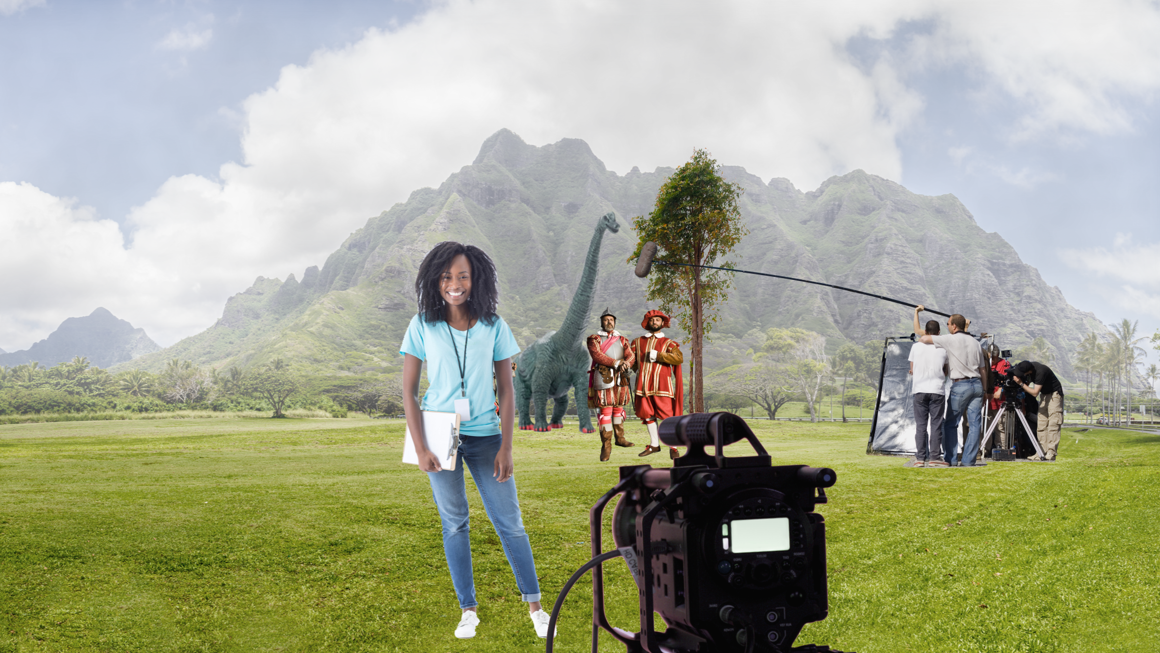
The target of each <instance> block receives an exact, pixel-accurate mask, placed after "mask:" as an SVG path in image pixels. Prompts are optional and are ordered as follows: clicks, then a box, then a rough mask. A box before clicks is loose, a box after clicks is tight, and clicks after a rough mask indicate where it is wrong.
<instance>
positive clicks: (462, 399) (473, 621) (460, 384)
mask: <svg viewBox="0 0 1160 653" xmlns="http://www.w3.org/2000/svg"><path fill="white" fill-rule="evenodd" d="M496 286H497V284H496V270H495V264H494V263H492V261H491V258H489V257H488V255H487V254H485V253H484V252H483V250H481V249H479V248H478V247H475V246H472V245H461V244H460V243H455V242H450V241H448V242H442V243H439V244H438V245H436V246H435V247H434V248H432V250H431V251H430V252H428V253H427V256H426V257H424V259H423V262H422V263H421V264H420V265H419V273H418V276H417V278H416V279H415V294H416V295H417V296H418V300H419V314H418V315H416V316H415V317H413V318H412V319H411V324H410V326H408V327H407V333H406V334H405V335H404V336H403V343H402V345H400V347H399V353H400V354H402V355H403V356H404V361H403V405H404V408H405V410H406V413H407V428H408V429H409V430H410V433H411V439H412V441H413V442H414V444H415V452H416V454H417V456H418V459H419V467H420V469H422V470H423V471H424V472H427V477H428V479H429V481H430V483H431V491H432V495H433V496H434V497H435V507H436V508H437V509H438V510H439V519H440V521H441V522H442V525H443V553H444V555H445V556H446V557H447V567H448V570H449V571H450V572H451V582H452V584H453V585H454V586H455V593H456V595H457V596H458V598H459V607H460V608H461V609H462V613H461V615H460V620H459V625H458V626H457V627H456V628H455V636H456V637H458V638H460V639H466V638H470V637H474V636H475V629H476V627H477V626H478V625H479V616H478V605H479V604H478V602H477V601H476V596H475V578H474V574H473V571H472V565H471V539H470V536H469V534H470V526H469V522H468V515H469V513H468V503H467V491H466V487H465V485H464V475H463V467H464V465H466V466H467V467H468V469H470V470H471V477H472V479H473V480H474V481H475V486H476V488H478V490H479V495H480V497H481V498H482V499H483V503H484V506H486V508H487V515H488V517H489V518H490V519H491V522H492V524H493V525H494V526H495V530H496V533H497V534H498V535H499V538H500V541H501V542H502V543H503V551H504V554H505V555H506V556H507V559H508V564H509V565H510V566H511V569H512V573H513V574H514V575H515V580H516V586H517V587H518V588H519V591H520V597H521V599H522V600H524V601H526V602H527V603H528V612H529V613H530V614H531V618H532V625H533V627H534V628H535V631H536V634H537V635H539V636H540V637H546V636H547V634H548V614H547V613H546V612H544V610H543V609H542V607H541V605H540V584H539V580H538V578H537V576H536V564H535V561H534V560H533V559H532V547H531V543H530V541H529V540H528V535H527V533H526V532H525V530H524V523H523V517H522V515H521V513H520V503H519V498H518V497H517V495H516V481H515V477H514V469H513V464H512V431H513V422H514V418H515V400H514V397H513V395H514V388H513V386H512V368H511V357H512V356H515V355H516V354H518V353H519V351H520V348H519V345H517V344H516V340H515V338H514V337H513V336H512V332H511V328H509V327H508V325H507V323H506V322H504V321H503V318H501V317H500V316H498V315H496V313H495V309H496V305H497V301H498V291H497V287H496ZM424 362H426V364H427V377H428V380H429V381H430V386H429V387H428V389H427V393H426V394H425V395H424V396H423V399H422V402H421V403H420V401H419V376H420V372H421V371H422V367H423V363H424ZM493 378H494V379H495V388H496V390H495V391H493V390H492V379H493ZM497 397H498V401H497ZM494 405H498V406H499V411H498V413H499V415H498V416H497V415H496V412H497V411H495V410H492V406H494ZM423 410H432V411H441V412H456V413H459V414H460V416H461V422H460V426H459V435H460V436H462V438H461V441H460V444H459V448H458V451H457V452H456V464H455V465H454V468H453V469H446V470H445V469H443V468H442V467H441V466H440V464H439V458H438V456H436V455H435V454H434V453H433V452H432V451H431V450H429V449H428V448H427V443H426V438H424V436H423V418H422V411H423Z"/></svg>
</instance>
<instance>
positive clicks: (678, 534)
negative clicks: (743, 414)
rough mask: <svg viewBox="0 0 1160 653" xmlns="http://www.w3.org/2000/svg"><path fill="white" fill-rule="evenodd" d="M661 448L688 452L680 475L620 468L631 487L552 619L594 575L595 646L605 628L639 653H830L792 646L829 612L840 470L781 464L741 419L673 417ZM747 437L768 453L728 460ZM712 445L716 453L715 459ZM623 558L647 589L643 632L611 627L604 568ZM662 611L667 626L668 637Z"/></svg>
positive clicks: (595, 530) (678, 466) (663, 429)
mask: <svg viewBox="0 0 1160 653" xmlns="http://www.w3.org/2000/svg"><path fill="white" fill-rule="evenodd" d="M660 439H661V440H662V441H663V442H664V443H665V444H667V445H670V446H684V447H688V449H687V452H686V453H685V455H684V456H681V457H680V458H679V459H677V461H676V462H675V463H674V467H672V468H671V469H653V468H652V467H651V466H648V465H637V466H626V467H621V468H620V481H619V482H618V483H617V484H616V485H615V486H614V487H613V488H612V489H611V490H609V491H608V493H606V494H605V495H604V496H602V497H601V498H600V499H599V500H598V501H597V502H596V504H595V505H594V506H593V507H592V510H591V513H590V527H591V537H592V552H593V555H594V556H595V557H594V558H593V560H592V561H591V562H589V563H588V565H585V567H582V568H581V569H580V570H579V571H577V573H576V575H575V576H573V578H572V580H571V581H569V584H568V585H567V586H565V589H564V592H562V593H561V596H560V598H559V599H558V600H557V605H556V609H554V610H553V622H554V621H555V615H556V614H557V613H558V611H559V607H560V605H561V604H562V602H563V598H564V595H565V594H566V593H567V590H568V589H570V587H571V584H572V583H574V582H575V580H577V579H578V578H579V576H580V575H581V574H582V573H583V572H584V571H585V570H586V569H587V568H592V569H593V579H592V580H593V615H592V618H593V629H592V630H593V646H594V647H595V645H596V638H597V635H598V633H599V629H600V628H603V629H604V630H606V631H608V632H609V633H611V634H612V635H613V636H614V637H616V638H617V639H618V640H620V641H621V642H622V643H624V644H625V645H626V647H627V650H628V651H629V652H630V653H633V652H638V651H640V652H643V651H647V652H649V653H661V652H662V651H664V652H666V653H669V652H672V653H678V652H680V653H684V652H688V653H693V652H698V653H709V652H722V653H724V652H732V651H736V652H738V653H742V652H750V651H776V652H788V651H799V652H803V653H804V652H806V651H817V652H822V651H830V648H829V647H826V646H813V645H807V646H802V647H796V648H795V647H793V642H794V640H795V639H797V636H798V634H799V633H800V632H801V629H802V627H803V626H805V624H807V623H810V622H813V621H820V620H822V619H825V618H826V615H827V611H828V593H827V587H826V538H825V524H824V523H823V519H822V516H821V515H819V514H817V513H815V512H814V507H815V505H816V504H818V503H825V502H826V495H825V488H827V487H830V486H832V485H833V484H834V482H835V481H836V480H837V476H836V474H835V473H834V471H833V470H830V469H816V468H812V467H807V466H805V465H784V466H778V467H774V466H772V465H771V462H770V457H769V454H768V453H766V451H765V448H764V447H762V445H761V443H760V442H759V441H758V440H757V437H756V436H755V435H754V434H753V431H752V430H750V428H749V426H748V425H747V424H746V423H745V421H744V420H742V419H741V418H740V417H738V416H736V415H734V414H732V413H696V414H692V415H684V416H680V417H672V418H669V419H667V420H665V421H664V422H663V423H662V424H661V426H660ZM741 439H745V440H747V441H748V442H749V443H750V445H752V446H753V448H754V450H755V451H756V452H757V455H756V456H748V457H734V458H729V457H726V456H725V454H724V448H725V447H726V446H728V445H729V444H732V443H734V442H737V441H739V440H741ZM710 445H711V446H713V453H712V454H709V453H706V451H705V447H706V446H710ZM616 496H620V501H619V503H618V504H617V506H616V510H615V512H614V514H613V520H612V529H613V534H614V539H615V541H616V546H617V549H616V550H615V551H609V552H607V553H602V551H601V549H602V548H603V547H602V544H601V525H602V523H603V514H604V508H605V506H606V505H607V504H608V503H609V502H610V501H611V500H612V499H613V498H614V497H616ZM617 556H623V557H624V558H625V559H626V561H627V562H628V566H629V568H630V569H631V570H632V571H633V576H634V579H635V580H636V582H637V587H638V590H639V597H640V632H638V633H632V632H628V631H625V630H621V629H619V628H616V627H613V626H611V625H610V624H609V623H608V618H607V616H606V615H605V610H604V587H603V574H602V570H601V568H600V566H599V564H600V562H602V561H603V560H607V559H611V558H612V557H617ZM654 613H659V614H660V615H661V617H662V618H663V619H664V624H662V628H661V629H660V631H659V632H658V629H657V627H656V626H657V624H656V623H655V615H654ZM664 625H667V628H665V627H663V626H664ZM551 632H552V631H551V630H549V633H551ZM550 647H551V640H549V650H551V648H550ZM593 650H595V648H594V649H593Z"/></svg>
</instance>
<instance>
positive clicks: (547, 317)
mask: <svg viewBox="0 0 1160 653" xmlns="http://www.w3.org/2000/svg"><path fill="white" fill-rule="evenodd" d="M672 172H673V169H672V168H658V169H657V170H655V171H654V172H651V173H644V172H641V171H640V170H638V169H637V168H633V169H632V170H631V171H630V172H628V173H627V174H625V175H623V176H621V175H618V174H616V173H615V172H612V171H609V170H608V169H607V168H605V166H604V164H603V163H602V162H601V161H600V160H599V159H598V158H597V157H596V156H595V154H593V152H592V151H591V149H589V147H588V145H587V144H586V143H584V142H583V141H581V140H576V139H564V140H561V141H559V142H557V143H554V144H551V145H546V146H543V147H535V146H532V145H528V144H527V143H525V142H523V140H521V139H520V138H519V137H518V136H517V135H515V134H514V133H512V132H511V131H508V130H506V129H505V130H500V131H499V132H497V133H496V134H494V135H493V136H491V137H490V138H488V139H487V141H485V142H484V143H483V146H482V147H481V148H480V152H479V155H478V156H477V157H476V159H475V161H474V162H472V164H471V165H469V166H465V167H463V168H462V169H461V170H460V171H459V172H457V173H455V174H452V175H451V176H450V177H448V179H447V180H446V181H445V182H444V183H443V184H442V185H440V186H439V188H423V189H420V190H417V191H415V192H413V193H412V194H411V196H410V197H409V198H408V200H407V201H406V202H403V203H400V204H396V205H395V206H393V207H391V208H390V210H388V211H384V212H383V213H381V214H380V215H378V216H376V217H373V218H371V219H370V220H368V221H367V223H366V225H365V226H364V227H363V228H361V229H359V230H358V231H356V232H354V233H353V234H351V236H350V237H349V238H347V240H346V242H344V243H343V244H342V246H341V247H340V248H339V249H338V250H337V251H335V252H334V253H333V254H331V255H330V257H328V259H327V260H326V263H325V265H323V267H322V268H321V269H319V268H316V267H312V268H310V269H308V270H306V273H305V274H304V276H303V278H302V281H301V282H299V281H298V280H297V279H296V278H295V277H294V276H293V275H291V276H290V277H289V278H288V279H287V280H286V281H285V282H282V281H280V280H278V279H266V278H258V279H257V280H256V281H255V282H254V284H253V285H252V286H251V287H250V288H249V289H247V290H245V291H244V292H241V293H239V294H237V295H235V296H233V297H232V298H230V300H229V301H228V302H227V303H226V307H225V310H224V312H223V314H222V317H221V319H219V320H218V321H217V323H216V324H214V325H213V326H212V327H210V328H209V329H207V330H206V331H204V332H202V333H200V334H198V335H195V336H192V337H190V338H186V339H185V340H183V341H181V342H179V343H177V344H176V345H174V346H173V347H170V348H168V349H166V350H164V351H161V352H157V353H154V354H150V355H147V356H143V357H141V358H140V359H137V360H135V361H134V362H133V364H132V366H133V367H136V366H141V367H143V368H145V369H160V368H161V367H163V366H164V362H165V361H166V360H168V359H171V358H182V359H186V358H187V359H190V360H193V361H194V362H196V363H198V364H202V365H210V366H216V367H228V366H230V365H238V366H241V367H244V366H246V365H250V364H253V363H260V362H263V361H266V360H269V359H271V358H274V357H279V356H280V357H283V358H286V359H287V360H293V361H296V362H298V363H300V364H303V365H305V366H307V367H308V368H310V369H312V370H314V371H316V372H322V373H339V374H345V373H355V374H358V373H371V374H378V373H393V372H395V371H397V370H398V369H399V368H400V366H401V362H400V359H399V356H398V353H397V347H398V343H399V342H400V340H401V337H402V333H403V331H404V329H405V328H406V325H407V322H408V321H409V320H410V318H411V316H412V315H413V314H414V312H415V297H414V290H413V284H414V275H415V271H416V270H417V268H418V265H419V262H420V261H421V260H422V258H423V256H424V255H425V254H426V252H427V251H429V249H430V248H431V246H432V245H434V244H435V243H437V242H440V241H442V240H459V241H464V242H470V243H473V244H476V245H479V246H480V247H482V248H483V249H484V250H485V251H487V252H489V253H490V254H491V256H492V257H493V259H494V260H495V262H496V266H497V268H498V271H499V276H500V287H501V293H502V295H501V305H500V312H501V314H502V315H503V316H504V318H505V319H506V320H507V321H508V323H509V324H510V325H511V326H512V329H513V331H514V332H515V334H516V337H517V339H518V340H519V342H520V344H521V345H522V346H527V345H528V344H530V343H531V342H533V341H534V340H535V339H536V338H538V337H540V336H541V335H543V334H544V333H545V332H547V331H549V330H552V329H555V328H557V326H558V325H559V323H560V320H562V318H563V314H564V312H565V311H566V309H567V306H568V303H569V301H570V299H571V296H572V293H573V292H574V289H575V288H576V284H577V282H578V280H579V277H580V273H581V265H582V262H583V259H584V255H585V252H586V250H587V246H588V242H589V240H590V238H591V235H592V230H593V228H594V227H595V225H596V221H597V219H598V218H599V217H600V216H601V215H603V214H604V213H606V212H608V211H614V212H615V213H616V215H617V217H618V219H619V221H620V223H621V230H620V233H619V234H608V235H606V237H605V238H604V245H603V249H602V250H601V268H600V272H599V275H598V281H597V287H596V288H597V289H596V295H595V296H596V300H595V304H596V309H597V311H599V310H601V309H603V308H604V307H605V306H608V307H610V308H611V309H612V310H613V312H615V313H617V314H618V315H619V316H620V325H621V327H622V328H624V330H626V331H630V332H639V331H640V329H639V328H638V327H637V324H638V322H637V320H638V318H639V316H640V315H642V314H643V313H644V311H645V310H647V308H649V306H647V305H646V302H645V300H644V293H645V281H644V280H641V279H638V278H636V277H635V276H633V274H632V268H631V266H630V265H628V264H627V263H626V259H627V257H628V256H629V254H630V253H631V252H632V250H633V249H634V245H635V235H634V232H633V230H632V225H631V217H632V216H637V215H641V214H644V213H647V212H648V211H650V210H651V209H652V206H653V203H654V201H655V196H656V191H657V189H658V188H659V187H660V185H661V184H662V183H663V182H664V180H665V178H666V177H668V175H670V174H672ZM722 173H723V174H724V176H725V177H726V178H727V179H729V180H730V181H734V182H736V183H738V184H740V185H741V186H742V188H743V189H744V191H745V192H744V194H743V195H742V197H741V201H740V207H741V213H742V216H743V219H744V221H745V224H746V226H747V227H748V229H749V232H750V233H749V235H748V236H747V237H746V238H744V239H743V240H742V242H741V244H740V245H739V246H738V248H737V250H736V252H735V255H733V256H731V257H730V260H732V261H733V263H734V264H735V266H736V267H739V268H744V269H748V270H755V271H759V272H766V273H772V274H781V275H788V276H794V277H799V278H805V279H812V280H818V281H824V282H828V283H833V284H837V285H842V286H848V287H852V288H857V289H860V290H864V291H866V292H871V293H874V294H879V295H885V296H888V297H895V298H898V299H901V300H904V301H908V302H914V303H923V304H926V305H927V306H929V307H931V308H933V309H935V310H941V311H943V312H946V313H953V312H957V313H962V314H964V315H966V316H968V317H970V318H971V319H972V320H973V323H972V331H975V332H978V331H986V332H990V333H996V334H998V336H999V342H1000V344H1001V346H1002V347H1003V348H1009V349H1014V348H1017V347H1019V346H1022V345H1025V344H1028V343H1030V342H1031V340H1032V339H1034V338H1035V337H1036V336H1043V337H1044V338H1045V339H1046V340H1047V341H1048V342H1049V343H1050V344H1051V346H1052V348H1053V353H1054V354H1055V357H1056V358H1055V359H1056V363H1055V367H1056V369H1057V370H1058V371H1060V372H1062V373H1063V374H1064V375H1065V376H1069V377H1070V376H1073V370H1072V366H1071V362H1070V357H1071V354H1072V351H1073V350H1074V348H1075V346H1076V345H1077V344H1078V342H1079V341H1080V339H1081V338H1082V337H1083V336H1084V335H1086V334H1087V333H1088V332H1089V331H1092V330H1095V331H1097V332H1100V333H1103V332H1104V331H1105V330H1104V327H1103V326H1102V325H1101V324H1100V323H1099V321H1098V320H1097V319H1096V317H1095V316H1094V315H1092V314H1091V313H1084V312H1081V311H1079V310H1078V309H1076V308H1074V307H1072V306H1070V305H1069V304H1068V303H1067V301H1066V300H1065V299H1064V297H1063V294H1062V293H1061V292H1060V291H1059V289H1058V288H1054V287H1051V286H1048V285H1047V284H1046V283H1045V282H1044V281H1043V279H1042V278H1041V277H1040V275H1039V273H1038V271H1036V270H1035V268H1033V267H1031V266H1029V265H1027V264H1025V263H1023V262H1022V261H1021V260H1020V259H1019V255H1018V253H1017V252H1016V251H1015V250H1014V249H1013V248H1012V247H1011V246H1010V245H1009V244H1007V242H1006V241H1004V240H1003V238H1002V237H1000V236H999V235H998V234H995V233H988V232H986V231H984V230H983V229H981V228H980V227H979V226H978V224H977V223H976V222H975V220H974V218H973V216H972V215H971V214H970V212H969V211H968V210H967V209H966V207H964V206H963V205H962V203H961V202H959V201H958V200H957V199H956V198H955V197H954V196H953V195H942V196H938V197H928V196H922V195H916V194H914V193H911V192H910V191H908V190H907V189H906V188H904V187H902V186H901V185H899V184H896V183H894V182H891V181H888V180H886V179H882V178H880V177H876V176H874V175H870V174H867V173H865V172H863V171H861V170H855V171H853V172H850V173H848V174H846V175H843V176H840V177H832V178H830V179H828V180H826V181H825V182H824V183H823V184H822V185H821V186H820V187H819V188H818V189H817V190H813V191H809V192H803V191H801V190H798V189H797V188H795V187H794V186H793V184H791V183H790V182H789V181H788V180H786V179H771V180H770V181H769V182H764V181H763V180H761V179H759V178H758V177H756V176H754V175H751V174H749V173H748V172H746V171H745V170H744V169H743V168H738V167H731V166H723V168H722ZM719 314H720V318H719V320H718V322H717V324H716V327H715V328H714V330H713V333H712V334H711V336H712V344H711V345H709V346H708V350H707V352H706V366H708V367H710V368H712V367H713V366H715V365H722V364H728V363H731V362H733V361H736V360H737V359H738V358H739V357H740V356H741V355H743V352H745V351H746V349H747V348H749V347H752V346H753V344H752V343H753V342H754V338H753V336H754V333H753V331H754V330H755V329H758V330H763V329H766V328H769V327H772V326H781V327H789V326H799V327H803V328H807V329H811V330H813V331H817V332H819V333H822V334H823V335H825V336H827V338H828V339H829V346H830V347H831V348H836V347H837V346H838V345H839V344H840V343H841V342H842V341H846V340H848V341H853V342H858V343H861V342H865V341H869V340H878V339H881V338H883V337H884V336H891V335H902V334H909V333H910V331H911V326H910V315H911V311H910V310H909V309H907V308H905V307H902V306H898V305H896V304H891V303H888V302H883V301H880V300H876V299H872V298H868V297H863V296H860V295H856V294H852V293H845V292H841V291H837V290H832V289H829V288H823V287H819V286H813V285H808V284H802V283H796V282H791V281H784V280H777V279H769V278H762V277H756V276H751V275H743V274H739V275H737V276H736V284H735V289H734V290H733V291H732V292H731V293H730V300H729V301H728V303H727V304H725V305H724V306H722V307H721V308H720V312H719ZM595 328H596V324H595V318H593V329H595ZM747 334H748V337H747ZM678 335H680V334H679V333H678Z"/></svg>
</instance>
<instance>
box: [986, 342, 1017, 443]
mask: <svg viewBox="0 0 1160 653" xmlns="http://www.w3.org/2000/svg"><path fill="white" fill-rule="evenodd" d="M998 349H999V348H998V347H996V346H995V345H994V344H992V345H991V351H990V354H991V378H992V379H995V381H998V380H999V379H1002V378H1003V377H1004V376H1006V374H1007V373H1008V372H1009V371H1011V363H1008V362H1007V359H1006V358H1003V357H1001V356H999V355H998ZM1005 398H1006V392H1005V391H1004V390H1003V385H1002V384H1001V383H997V382H996V383H995V391H994V392H993V393H992V394H991V397H990V398H989V399H987V414H989V415H998V414H999V408H1001V407H1002V406H1003V401H1004V399H1005ZM996 430H997V431H998V432H999V433H998V436H999V437H998V441H1000V442H1006V443H1007V446H1008V447H1011V446H1014V444H1015V442H1014V440H1012V441H1011V442H1007V424H1006V420H1005V419H1001V420H999V424H998V426H997V427H996ZM1016 431H1018V429H1016Z"/></svg>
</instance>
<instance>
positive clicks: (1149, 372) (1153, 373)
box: [1144, 363, 1160, 421]
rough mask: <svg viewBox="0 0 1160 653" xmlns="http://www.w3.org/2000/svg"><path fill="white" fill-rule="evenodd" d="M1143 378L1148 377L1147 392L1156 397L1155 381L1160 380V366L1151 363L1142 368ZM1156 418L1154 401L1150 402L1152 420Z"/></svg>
mask: <svg viewBox="0 0 1160 653" xmlns="http://www.w3.org/2000/svg"><path fill="white" fill-rule="evenodd" d="M1144 378H1146V379H1148V394H1150V395H1152V397H1153V398H1155V397H1156V381H1157V380H1160V366H1158V365H1156V363H1152V364H1151V365H1149V366H1148V369H1146V370H1144ZM1155 420H1156V402H1155V401H1153V402H1152V421H1155Z"/></svg>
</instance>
